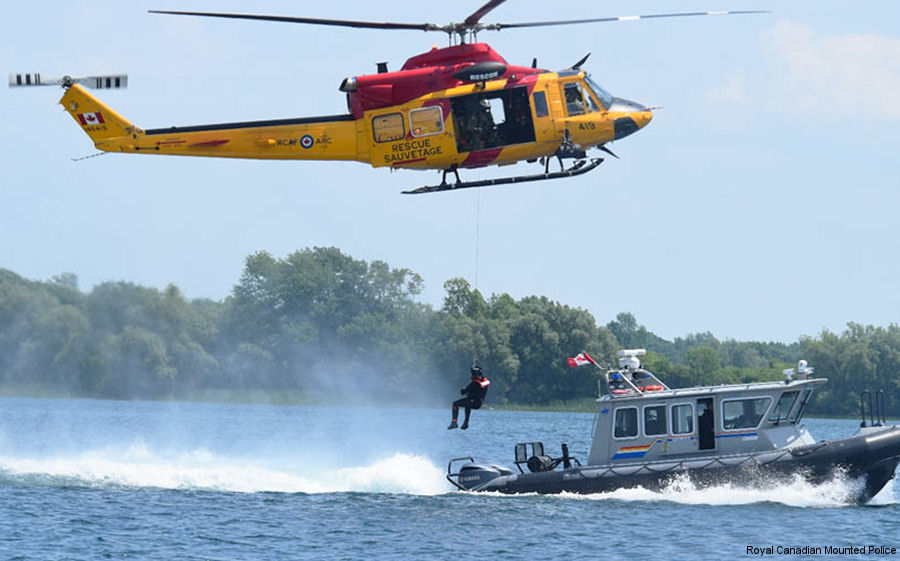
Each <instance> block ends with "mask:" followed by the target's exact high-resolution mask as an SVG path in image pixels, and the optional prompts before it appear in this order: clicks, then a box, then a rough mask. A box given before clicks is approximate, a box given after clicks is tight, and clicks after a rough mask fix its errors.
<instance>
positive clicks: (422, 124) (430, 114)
mask: <svg viewBox="0 0 900 561" xmlns="http://www.w3.org/2000/svg"><path fill="white" fill-rule="evenodd" d="M409 130H410V131H411V132H412V135H413V136H427V135H429V134H437V133H439V132H443V131H444V115H443V112H442V111H441V108H440V106H438V105H432V106H431V107H421V108H419V109H413V110H411V111H410V112H409Z"/></svg>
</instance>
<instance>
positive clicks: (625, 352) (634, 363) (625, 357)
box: [616, 349, 647, 370]
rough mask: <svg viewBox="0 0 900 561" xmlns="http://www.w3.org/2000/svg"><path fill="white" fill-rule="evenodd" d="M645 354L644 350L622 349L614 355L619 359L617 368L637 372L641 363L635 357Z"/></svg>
mask: <svg viewBox="0 0 900 561" xmlns="http://www.w3.org/2000/svg"><path fill="white" fill-rule="evenodd" d="M645 354H647V350H646V349H622V350H621V351H619V352H617V353H616V356H618V357H619V368H627V369H629V370H637V369H638V368H640V367H641V361H640V360H638V358H637V357H639V356H644V355H645Z"/></svg>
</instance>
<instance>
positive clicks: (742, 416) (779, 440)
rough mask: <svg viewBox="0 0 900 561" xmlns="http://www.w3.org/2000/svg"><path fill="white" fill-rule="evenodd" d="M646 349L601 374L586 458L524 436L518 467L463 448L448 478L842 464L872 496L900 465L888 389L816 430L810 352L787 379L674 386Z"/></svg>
mask: <svg viewBox="0 0 900 561" xmlns="http://www.w3.org/2000/svg"><path fill="white" fill-rule="evenodd" d="M643 354H645V351H644V349H631V350H623V351H619V353H618V357H619V366H618V368H610V369H608V370H606V371H605V374H604V375H602V376H601V377H600V380H599V384H598V385H599V389H600V396H599V398H598V399H597V402H598V411H597V414H596V417H595V420H594V426H593V440H592V443H591V447H590V451H589V453H588V458H587V462H586V465H582V464H581V462H580V461H579V460H578V459H577V458H575V457H572V456H570V455H569V451H568V447H567V445H566V444H563V445H562V455H561V456H560V457H556V458H554V457H551V456H549V455H547V454H546V453H545V450H544V445H543V443H541V442H524V443H519V444H516V446H515V466H516V468H517V471H514V470H512V469H509V468H506V467H503V466H498V465H494V464H485V463H478V462H476V461H475V460H474V459H473V458H471V457H465V458H454V459H452V460H450V462H449V464H448V465H447V479H448V480H449V481H450V482H451V483H452V484H453V485H455V486H456V487H458V488H459V489H461V490H464V491H493V492H501V493H561V492H571V493H600V492H608V491H611V490H614V489H619V488H628V487H638V486H640V487H644V488H647V489H659V488H661V487H664V486H665V485H666V484H668V483H669V482H670V481H672V480H673V479H674V478H676V477H683V476H685V475H686V476H687V477H689V478H690V480H691V481H693V482H694V483H695V484H697V485H699V486H708V485H717V484H724V483H738V484H749V485H754V484H760V483H767V482H773V481H776V482H777V481H782V480H791V479H793V478H794V477H796V476H797V475H800V476H801V477H803V478H805V479H807V480H809V481H810V482H813V483H818V482H822V481H826V480H828V479H831V478H834V477H836V476H843V477H846V478H847V479H848V481H852V482H854V484H851V485H849V486H848V487H849V489H850V492H849V495H850V496H849V497H848V500H849V501H851V502H857V503H864V502H866V501H868V500H869V499H871V498H872V497H874V496H875V495H876V494H877V493H878V492H879V491H880V490H881V489H882V488H883V487H884V486H885V485H886V484H887V482H888V481H890V480H891V479H892V478H893V477H894V472H895V469H896V467H897V463H898V461H900V427H897V426H888V425H887V424H886V422H885V419H884V394H883V392H881V391H880V390H879V391H878V392H876V393H874V394H871V393H869V392H863V394H862V395H861V397H860V408H861V412H862V416H863V421H862V423H861V426H860V428H859V430H858V431H857V432H856V433H855V434H854V435H852V436H848V437H845V438H840V439H836V440H823V441H819V442H817V441H816V440H815V439H814V438H813V437H812V436H811V435H810V434H809V432H808V431H807V430H806V428H805V427H804V426H803V425H802V424H801V423H800V421H801V419H802V418H803V412H804V410H805V409H806V406H807V404H808V403H809V401H810V399H811V398H812V396H813V393H814V392H815V391H816V389H817V388H818V387H819V386H821V385H823V384H825V383H826V382H827V381H828V380H827V379H825V378H816V377H814V376H813V369H812V368H810V367H808V366H807V363H806V361H802V360H801V361H800V362H799V364H798V367H797V368H796V369H793V368H792V369H789V370H785V371H784V373H785V380H784V381H783V382H778V381H775V382H759V383H751V384H730V385H720V386H703V387H695V388H686V389H672V388H669V387H668V386H667V385H666V384H664V383H663V382H662V381H661V380H660V379H659V378H657V377H656V376H655V375H654V374H653V373H651V372H649V371H647V370H645V369H643V368H642V367H641V364H640V360H639V359H638V357H639V356H641V355H643ZM595 364H596V363H595ZM867 417H868V418H867ZM463 462H464V463H463ZM456 466H459V468H458V470H456V471H454V468H455V467H456ZM523 466H525V468H527V471H526V469H523Z"/></svg>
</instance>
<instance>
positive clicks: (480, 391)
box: [447, 364, 491, 430]
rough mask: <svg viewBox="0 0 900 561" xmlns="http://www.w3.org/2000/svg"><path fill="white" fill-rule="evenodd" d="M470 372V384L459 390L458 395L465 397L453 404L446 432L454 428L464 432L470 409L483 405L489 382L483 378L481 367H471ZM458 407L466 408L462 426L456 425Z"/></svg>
mask: <svg viewBox="0 0 900 561" xmlns="http://www.w3.org/2000/svg"><path fill="white" fill-rule="evenodd" d="M471 372H472V382H471V383H470V384H469V385H468V386H466V387H464V388H463V389H461V390H459V393H461V394H463V395H464V396H466V397H464V398H462V399H457V400H456V401H454V402H453V420H452V421H450V426H449V427H447V429H448V430H449V429H455V428H461V429H463V430H466V429H467V428H469V414H470V413H471V412H472V409H481V404H482V403H484V396H486V395H487V391H488V387H489V386H490V385H491V381H490V380H488V379H487V378H485V377H484V372H482V371H481V367H480V366H478V365H477V364H476V365H475V366H473V367H472V370H471ZM460 407H465V408H466V418H465V419H464V420H463V424H462V426H459V425H457V424H456V419H457V417H458V416H459V408H460Z"/></svg>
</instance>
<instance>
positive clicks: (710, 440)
mask: <svg viewBox="0 0 900 561" xmlns="http://www.w3.org/2000/svg"><path fill="white" fill-rule="evenodd" d="M715 415H716V408H715V406H714V405H713V399H712V398H711V397H705V398H703V399H698V400H697V441H698V442H699V446H698V448H699V449H700V450H715V448H716V417H715Z"/></svg>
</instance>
